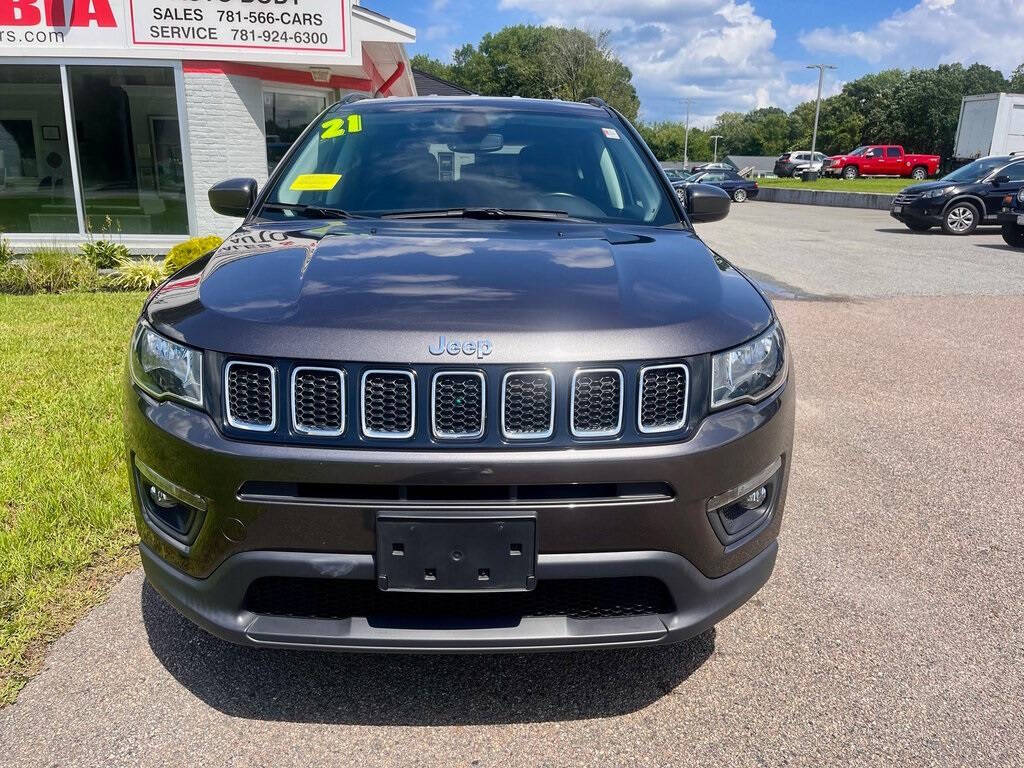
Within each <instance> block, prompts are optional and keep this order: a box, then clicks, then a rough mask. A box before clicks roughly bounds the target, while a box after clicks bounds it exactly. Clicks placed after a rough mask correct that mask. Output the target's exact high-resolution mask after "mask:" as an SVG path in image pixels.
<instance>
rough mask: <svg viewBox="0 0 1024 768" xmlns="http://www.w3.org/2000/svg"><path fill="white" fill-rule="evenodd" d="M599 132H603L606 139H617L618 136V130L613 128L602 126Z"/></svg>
mask: <svg viewBox="0 0 1024 768" xmlns="http://www.w3.org/2000/svg"><path fill="white" fill-rule="evenodd" d="M601 133H603V134H604V137H605V138H606V139H617V138H619V132H618V131H616V130H615V129H614V128H602V129H601Z"/></svg>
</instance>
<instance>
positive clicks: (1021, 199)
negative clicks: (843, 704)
mask: <svg viewBox="0 0 1024 768" xmlns="http://www.w3.org/2000/svg"><path fill="white" fill-rule="evenodd" d="M1017 202H1018V203H1024V189H1021V191H1020V192H1018V193H1017Z"/></svg>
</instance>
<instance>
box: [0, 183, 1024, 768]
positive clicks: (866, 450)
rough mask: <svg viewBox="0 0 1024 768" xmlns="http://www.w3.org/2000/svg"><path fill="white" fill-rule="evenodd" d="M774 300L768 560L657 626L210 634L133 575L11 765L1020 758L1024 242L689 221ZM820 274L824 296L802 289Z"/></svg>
mask: <svg viewBox="0 0 1024 768" xmlns="http://www.w3.org/2000/svg"><path fill="white" fill-rule="evenodd" d="M702 232H703V233H704V234H705V235H706V236H707V238H708V240H709V242H711V243H713V244H714V246H715V247H716V248H718V249H719V250H720V251H721V252H722V253H723V254H724V255H726V256H728V257H730V258H733V259H734V260H735V261H736V262H737V263H739V264H741V265H743V266H745V267H748V268H749V269H751V270H752V271H754V272H756V273H758V274H759V275H763V276H767V277H768V278H769V279H770V281H771V283H772V285H773V286H774V287H775V288H776V289H778V290H780V291H781V292H783V293H786V294H788V295H791V296H795V297H806V296H811V297H814V298H818V299H819V300H803V299H801V298H795V299H784V300H780V301H779V302H778V308H779V311H780V313H781V315H782V317H783V320H784V322H785V324H786V328H787V331H788V336H789V339H790V340H791V343H792V345H793V348H794V352H795V355H796V361H797V364H796V376H797V380H798V384H799V398H798V414H797V442H796V453H795V458H794V470H793V476H792V482H791V489H790V494H791V495H790V501H789V506H788V509H787V519H786V521H785V525H784V526H783V536H782V547H781V551H780V559H779V563H778V567H777V569H776V572H775V575H774V576H773V578H772V580H771V581H770V582H769V583H768V585H767V586H766V587H765V589H764V590H763V591H762V592H760V593H759V594H758V595H757V596H756V597H755V598H754V600H753V601H752V602H750V603H749V604H748V605H747V606H745V607H744V608H742V609H741V610H740V611H739V612H738V613H736V614H734V615H733V616H732V617H730V618H728V619H727V620H725V621H723V622H722V623H721V624H720V625H719V626H718V627H717V628H716V630H714V631H713V632H710V633H708V634H705V635H704V636H702V637H700V638H697V639H696V640H694V641H692V642H690V643H687V644H684V645H681V646H678V647H675V648H668V649H654V650H633V651H616V652H605V653H600V654H568V655H541V656H498V657H493V656H470V657H438V656H433V657H410V656H346V655H322V654H309V653H281V652H261V651H253V650H246V649H239V648H235V647H233V646H229V645H226V644H224V643H222V642H220V641H218V640H215V639H214V638H212V637H210V636H207V635H205V634H204V633H202V632H201V631H199V630H196V629H194V628H193V627H192V626H191V625H190V624H188V623H187V622H185V621H184V620H182V619H181V618H179V617H178V616H177V615H176V614H175V613H174V612H173V611H172V610H170V609H169V608H167V607H166V606H165V605H164V604H163V602H162V601H161V600H160V598H159V597H157V596H156V595H155V594H154V593H153V592H152V591H151V590H150V589H148V588H147V587H145V586H143V582H142V578H141V576H140V574H139V573H134V574H131V575H129V576H128V577H127V578H125V579H124V581H123V582H121V583H120V584H119V585H118V587H117V588H116V589H115V590H114V592H113V594H112V596H111V598H110V600H109V601H108V602H107V603H106V604H104V605H102V606H100V607H99V608H97V609H96V610H95V611H93V612H92V613H91V614H90V615H89V616H88V617H87V618H86V619H85V620H83V621H82V622H81V623H80V624H79V626H77V627H76V628H75V629H74V630H73V631H72V632H71V633H70V634H68V635H67V636H66V637H64V638H63V639H61V640H60V641H59V642H58V643H57V644H56V645H55V646H54V648H53V649H52V651H51V653H50V655H49V658H48V661H47V665H46V668H45V669H44V671H43V672H42V673H41V674H40V675H39V677H38V678H36V679H35V680H34V681H32V682H31V683H30V684H29V685H28V686H27V687H26V688H25V690H24V691H23V692H22V694H21V697H20V698H19V700H18V702H17V704H16V705H14V706H13V707H9V708H7V709H6V710H4V711H3V712H0V744H3V745H4V748H3V749H2V750H0V763H3V764H9V765H18V766H29V765H61V766H77V765H89V766H94V765H161V764H174V765H177V766H182V765H204V766H219V765H246V766H248V765H267V766H275V767H278V766H289V765H303V766H308V765H327V764H334V765H378V764H380V765H403V766H404V765H442V764H443V765H466V766H471V765H472V766H534V765H552V766H569V765H573V766H575V765H600V766H620V765H621V766H624V765H638V766H648V765H650V766H669V765H671V766H687V765H694V766H698V765H699V766H715V765H719V766H725V765H728V766H745V765H751V766H754V765H780V764H789V765H807V766H827V765H858V766H861V765H877V766H892V765H949V766H966V765H976V766H985V767H986V768H989V767H991V766H1011V765H1024V737H1022V733H1024V705H1022V703H1021V702H1022V701H1024V650H1022V649H1024V579H1022V578H1021V574H1022V573H1024V550H1022V547H1021V543H1020V541H1021V520H1022V519H1024V496H1022V494H1021V488H1022V487H1024V464H1022V462H1021V454H1022V451H1024V426H1022V425H1024V400H1022V399H1021V397H1020V394H1019V393H1020V392H1021V391H1022V390H1024V366H1022V365H1021V359H1022V355H1021V351H1020V350H1021V343H1020V336H1021V331H1022V330H1024V320H1022V318H1024V254H1022V253H1020V252H1013V251H1010V250H1009V249H1006V248H1003V247H1002V241H1001V240H1000V239H999V238H998V236H994V235H981V236H977V237H973V238H967V239H952V238H946V237H943V236H939V235H930V236H929V235H923V236H922V235H912V234H910V233H908V232H907V231H906V230H902V229H899V228H897V227H894V226H893V225H892V224H891V223H890V221H889V219H888V216H886V215H885V214H884V213H879V212H871V211H847V210H844V209H817V208H802V207H798V206H784V205H778V204H769V203H761V204H758V203H750V204H747V205H744V206H734V213H733V215H732V216H731V217H730V219H728V220H726V221H724V222H720V223H716V224H712V225H706V226H704V227H702ZM821 297H833V298H829V299H825V300H821Z"/></svg>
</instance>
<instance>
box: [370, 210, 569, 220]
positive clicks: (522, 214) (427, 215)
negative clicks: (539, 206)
mask: <svg viewBox="0 0 1024 768" xmlns="http://www.w3.org/2000/svg"><path fill="white" fill-rule="evenodd" d="M381 218H382V219H438V218H456V219H533V220H534V221H537V220H540V221H556V220H558V221H561V220H565V219H568V218H569V214H568V213H566V212H565V211H546V210H513V209H509V208H439V209H437V210H423V211H398V212H396V213H385V214H382V215H381Z"/></svg>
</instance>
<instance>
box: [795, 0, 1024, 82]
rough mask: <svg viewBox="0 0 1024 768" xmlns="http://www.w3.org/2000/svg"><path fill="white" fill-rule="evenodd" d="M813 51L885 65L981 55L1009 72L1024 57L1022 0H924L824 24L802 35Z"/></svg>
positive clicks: (966, 59)
mask: <svg viewBox="0 0 1024 768" xmlns="http://www.w3.org/2000/svg"><path fill="white" fill-rule="evenodd" d="M800 42H801V43H803V45H804V47H805V48H807V49H808V50H809V51H814V52H819V53H824V54H827V53H832V54H840V55H846V56H855V57H857V58H860V59H864V60H865V61H869V62H871V63H872V64H875V65H878V66H883V67H910V66H918V67H931V66H935V65H936V64H940V63H945V62H953V61H960V62H963V63H964V64H965V65H970V64H973V63H974V62H976V61H980V62H981V63H983V64H988V65H989V66H991V67H995V68H996V69H1001V70H1002V71H1003V74H1009V73H1010V72H1011V71H1012V70H1013V68H1014V67H1016V66H1017V65H1018V64H1020V63H1021V61H1024V2H1021V0H970V2H966V1H965V0H920V2H918V3H917V5H915V6H913V7H912V8H910V9H909V10H906V11H896V12H895V13H893V14H892V15H891V16H888V17H887V18H885V19H883V20H882V21H880V22H878V23H877V24H873V25H870V26H868V27H865V28H862V29H857V28H849V27H820V28H818V29H814V30H811V31H810V32H807V33H805V34H803V35H801V37H800Z"/></svg>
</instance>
